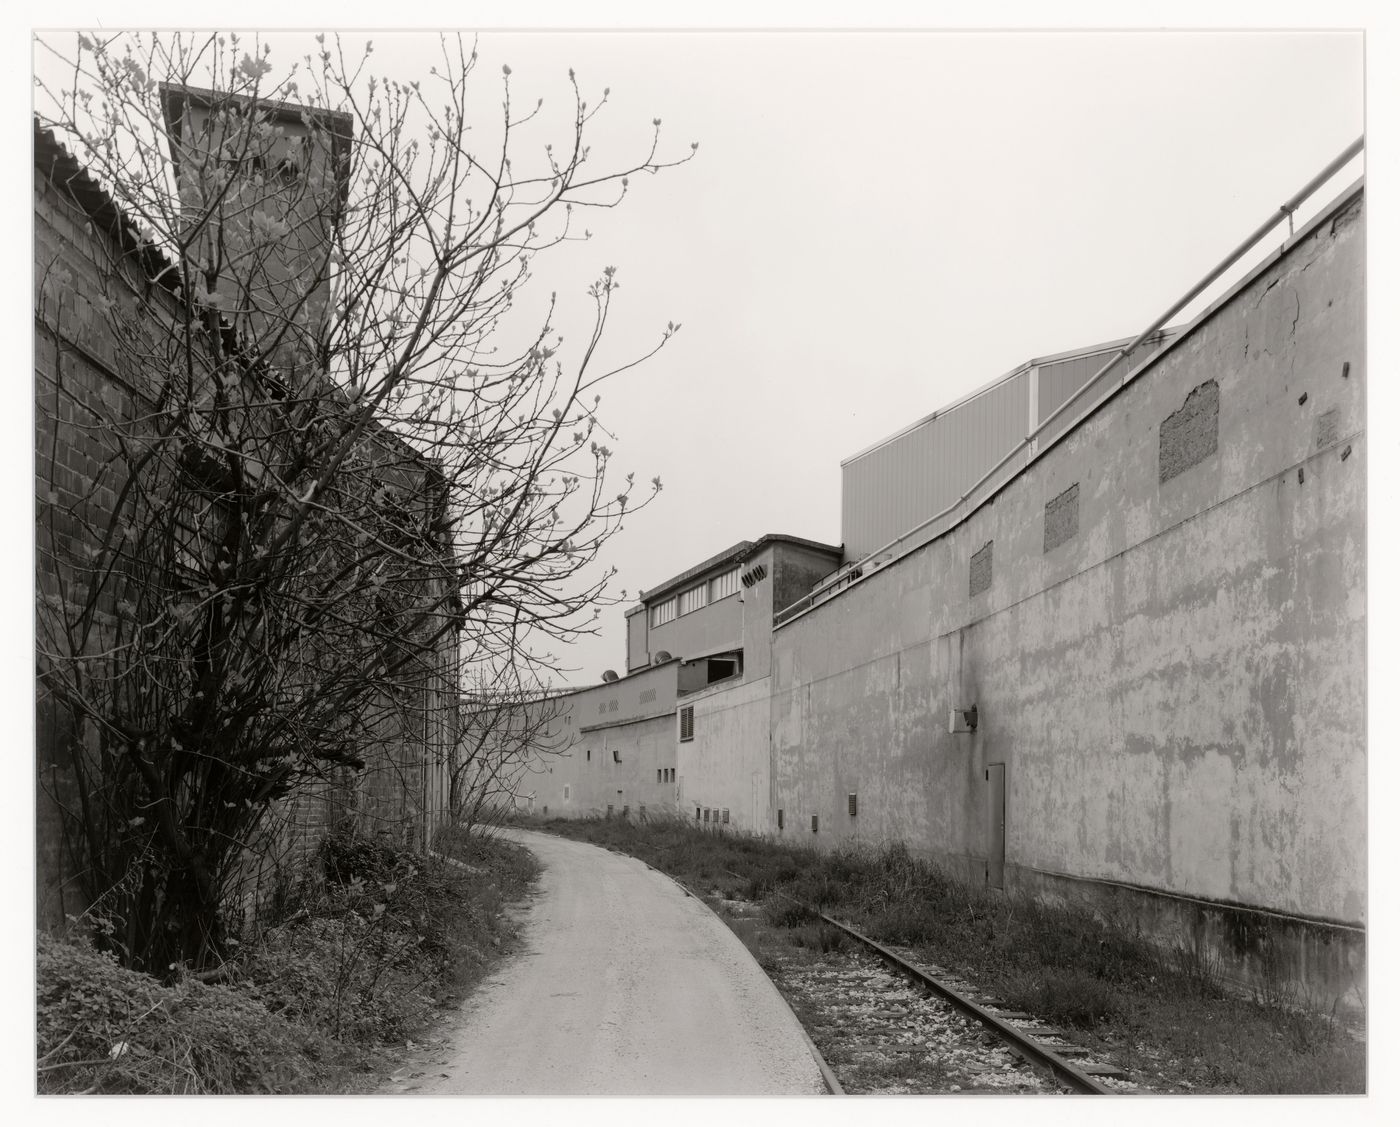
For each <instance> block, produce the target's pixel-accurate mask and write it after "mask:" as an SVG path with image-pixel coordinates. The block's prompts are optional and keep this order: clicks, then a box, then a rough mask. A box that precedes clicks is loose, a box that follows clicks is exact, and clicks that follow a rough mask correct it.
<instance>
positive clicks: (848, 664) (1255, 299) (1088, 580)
mask: <svg viewBox="0 0 1400 1127" xmlns="http://www.w3.org/2000/svg"><path fill="white" fill-rule="evenodd" d="M1363 248H1364V243H1363V222H1362V201H1361V198H1360V196H1359V194H1356V195H1353V196H1352V197H1350V198H1348V199H1347V200H1345V201H1343V202H1342V203H1341V204H1339V205H1338V206H1337V207H1335V208H1333V209H1329V210H1328V211H1327V212H1326V213H1324V215H1323V216H1322V217H1321V218H1320V219H1319V220H1318V221H1317V222H1316V223H1315V224H1313V225H1310V227H1308V228H1307V229H1305V230H1304V231H1303V232H1300V234H1299V236H1298V237H1297V238H1296V239H1294V240H1293V241H1292V242H1291V244H1290V246H1289V248H1288V250H1287V252H1286V253H1285V254H1283V255H1282V256H1281V257H1279V258H1277V259H1274V260H1271V261H1270V262H1269V263H1267V264H1266V265H1265V266H1264V267H1263V268H1261V269H1260V270H1258V271H1256V272H1255V273H1254V274H1253V275H1252V276H1251V277H1250V278H1249V279H1247V280H1246V282H1244V283H1242V285H1241V286H1240V287H1238V288H1237V289H1236V290H1235V291H1234V292H1232V294H1231V295H1229V296H1228V298H1227V299H1225V300H1223V301H1222V302H1220V303H1218V304H1217V306H1216V307H1214V308H1213V310H1212V311H1211V312H1210V313H1209V314H1208V315H1206V316H1204V317H1203V318H1201V319H1200V320H1199V321H1198V322H1197V324H1195V325H1194V326H1192V327H1191V329H1190V330H1189V331H1188V332H1186V333H1183V334H1182V335H1181V336H1180V337H1178V338H1177V339H1176V340H1175V341H1173V342H1172V343H1171V344H1170V345H1169V346H1168V347H1166V348H1164V349H1163V350H1162V352H1161V353H1160V354H1159V359H1158V360H1157V362H1156V363H1154V364H1153V365H1152V366H1151V367H1150V368H1147V369H1145V371H1144V372H1143V374H1142V375H1141V376H1140V377H1139V378H1138V379H1136V380H1135V381H1134V382H1133V383H1131V384H1129V385H1128V386H1127V387H1125V388H1123V389H1122V390H1120V391H1118V392H1117V393H1116V394H1113V395H1111V396H1110V397H1109V398H1108V399H1107V400H1106V401H1105V402H1103V403H1102V404H1101V405H1100V406H1099V407H1098V408H1097V409H1096V410H1095V411H1093V412H1092V413H1091V414H1090V415H1089V416H1088V417H1087V418H1086V419H1085V420H1084V421H1083V422H1082V423H1080V425H1079V426H1078V427H1076V428H1075V429H1074V430H1073V431H1072V432H1070V433H1069V434H1068V435H1066V436H1065V437H1063V438H1062V439H1061V440H1060V441H1058V442H1057V443H1055V444H1053V445H1051V446H1049V447H1048V448H1046V447H1042V449H1041V452H1040V454H1039V456H1038V457H1037V458H1036V459H1035V460H1034V461H1033V462H1032V463H1031V464H1030V465H1029V467H1028V468H1027V469H1026V470H1025V471H1023V472H1022V473H1021V474H1020V475H1019V476H1018V477H1017V478H1016V479H1015V480H1013V481H1012V482H1011V483H1009V484H1008V485H1007V486H1005V487H1004V488H1002V489H1001V490H1000V491H999V492H998V493H997V495H996V496H995V497H994V498H993V499H992V500H991V501H990V502H989V503H987V504H984V505H983V506H981V507H980V508H979V509H977V510H976V511H975V512H974V513H972V515H971V516H970V517H969V518H968V519H966V520H964V521H963V522H962V523H961V524H960V525H959V526H957V527H956V528H954V529H952V530H951V531H950V532H949V533H947V534H946V535H944V536H942V537H940V538H939V539H938V540H936V541H934V542H932V543H931V544H929V545H928V546H926V547H924V548H922V549H920V550H919V551H917V552H915V553H913V554H912V555H910V556H908V557H906V558H904V559H902V560H899V561H896V562H894V563H892V564H890V565H888V566H887V567H885V568H883V569H881V570H879V571H876V572H874V573H872V574H870V575H869V576H867V577H866V578H865V579H863V580H861V581H860V582H858V583H856V584H854V585H853V586H851V587H850V588H849V589H847V590H846V591H844V592H842V593H841V594H840V595H839V596H837V597H835V598H833V599H831V600H829V601H828V602H825V603H823V604H820V605H819V606H817V607H816V608H814V609H813V610H811V611H808V612H807V613H806V614H803V615H801V616H799V617H797V618H795V619H794V620H792V621H791V622H789V623H787V624H785V625H783V626H782V627H780V628H779V629H778V631H777V632H776V633H775V635H774V652H773V661H774V674H773V690H774V691H773V700H772V718H771V723H772V738H773V755H774V771H775V796H774V803H775V805H776V806H777V807H780V808H783V809H784V810H785V811H786V818H785V821H786V826H787V829H786V830H785V836H786V835H789V834H794V833H796V834H801V835H803V836H804V837H805V838H806V839H808V840H815V841H817V842H818V843H819V844H821V843H830V842H834V841H836V840H840V839H843V838H847V837H852V836H860V837H865V838H869V839H875V840H880V839H888V838H901V839H904V840H905V841H906V842H908V843H909V844H911V845H912V846H914V847H915V848H917V849H919V850H921V851H923V852H925V853H927V854H932V855H935V856H938V857H940V858H942V859H944V860H945V861H947V862H949V863H951V864H952V865H953V866H954V867H955V868H957V869H959V870H961V871H963V872H964V873H965V874H967V875H969V876H972V877H974V878H976V879H981V877H982V875H983V872H984V862H985V858H986V856H987V852H988V849H987V846H988V841H987V835H988V819H987V814H986V800H987V789H986V788H987V784H986V781H985V769H986V766H987V765H988V764H991V763H1004V764H1006V777H1007V799H1006V810H1007V834H1006V858H1007V864H1008V881H1009V882H1010V883H1012V884H1018V883H1019V884H1024V885H1027V886H1033V887H1039V888H1050V887H1051V886H1054V887H1055V888H1056V889H1057V890H1058V892H1059V893H1061V894H1063V893H1064V892H1065V890H1066V889H1067V888H1073V889H1074V890H1076V892H1082V893H1086V894H1090V893H1093V891H1094V890H1096V889H1103V888H1112V889H1113V890H1114V892H1113V898H1114V899H1115V901H1116V902H1118V903H1119V904H1121V903H1122V902H1124V900H1125V898H1127V899H1128V900H1131V901H1132V902H1134V903H1136V904H1138V905H1139V907H1140V909H1141V914H1142V915H1143V916H1156V917H1159V918H1161V919H1162V920H1163V922H1164V926H1167V924H1170V926H1173V927H1176V928H1181V927H1189V929H1190V933H1191V935H1192V937H1193V938H1194V939H1195V940H1197V941H1201V942H1206V943H1208V944H1211V945H1213V946H1214V947H1215V948H1217V949H1219V950H1220V951H1221V952H1222V953H1223V954H1225V955H1226V956H1227V957H1229V958H1231V959H1233V969H1235V970H1236V971H1237V972H1238V973H1240V974H1241V975H1243V976H1246V977H1247V976H1248V975H1249V974H1251V973H1254V972H1256V971H1258V970H1259V969H1260V965H1261V961H1262V960H1263V958H1264V952H1265V950H1266V949H1267V950H1268V951H1269V952H1270V954H1269V958H1271V959H1274V960H1275V962H1277V961H1278V959H1279V958H1280V957H1282V958H1283V959H1284V961H1285V962H1288V961H1289V960H1292V962H1291V963H1290V964H1289V966H1290V973H1291V974H1292V975H1293V976H1294V977H1297V978H1300V979H1303V980H1306V981H1308V982H1311V983H1315V984H1316V985H1317V987H1318V988H1319V989H1320V990H1324V991H1332V992H1334V993H1341V992H1342V991H1344V990H1345V989H1347V988H1348V986H1349V985H1350V983H1351V982H1352V981H1353V980H1354V977H1355V975H1356V974H1357V973H1358V968H1359V966H1360V964H1361V960H1362V959H1363V958H1364V935H1363V934H1362V931H1361V929H1362V928H1363V927H1364V922H1365V915H1366V912H1365V834H1366V830H1365V825H1366V822H1365V816H1366V809H1365V743H1364V738H1365V737H1364V717H1365V689H1364V686H1365V618H1364V615H1365V575H1364V563H1365V429H1364V428H1365V419H1364V408H1365V402H1364V369H1365V357H1364V351H1363V343H1364V335H1363V287H1362V265H1363ZM1212 429H1213V431H1214V443H1213V444H1212V442H1211V441H1210V438H1209V432H1210V431H1211V430H1212ZM1076 485H1077V486H1078V492H1077V513H1076V520H1077V531H1076V532H1075V533H1074V534H1073V535H1070V536H1068V537H1066V538H1063V539H1059V538H1058V535H1059V532H1061V531H1063V526H1062V525H1061V524H1059V523H1058V517H1056V520H1055V522H1054V523H1055V528H1056V535H1054V536H1051V535H1048V534H1047V511H1046V506H1047V505H1053V504H1054V503H1055V502H1056V501H1057V499H1061V498H1063V497H1064V495H1065V493H1066V492H1067V491H1069V490H1071V489H1072V488H1074V487H1075V486H1076ZM1051 515H1052V516H1053V515H1055V514H1051ZM988 544H991V545H992V548H991V550H990V551H987V549H986V546H987V545H988ZM979 553H985V555H982V556H980V557H979V555H978V554H979ZM975 559H976V560H977V563H976V564H975V565H974V560H975ZM987 571H989V572H990V574H989V575H987V574H984V572H987ZM984 583H985V586H983V584H984ZM974 592H975V593H974ZM974 702H975V703H976V704H977V705H978V709H979V714H980V717H979V718H980V723H979V727H978V730H977V732H976V733H975V734H959V735H950V734H949V732H948V724H947V714H948V709H949V708H950V707H954V706H964V707H965V706H967V705H970V704H972V703H974ZM850 792H857V793H859V796H860V800H859V813H858V815H857V816H856V817H855V818H851V817H849V816H847V815H846V813H845V808H846V795H847V794H848V793H850ZM811 814H818V815H819V817H820V828H819V832H818V833H817V834H816V835H815V837H814V836H813V835H812V834H811V831H810V824H809V818H810V815H811ZM1154 905H1155V907H1154ZM1163 905H1171V906H1170V908H1165V907H1163ZM1260 910H1263V911H1262V912H1261V911H1260ZM1231 913H1234V915H1233V916H1231ZM1268 913H1273V915H1269V914H1268ZM1227 917H1229V918H1234V919H1236V923H1234V924H1231V923H1229V922H1228V919H1227ZM1239 918H1247V919H1248V920H1250V921H1252V923H1251V924H1250V925H1249V927H1241V926H1239V925H1238V919H1239ZM1270 920H1274V921H1275V922H1276V923H1277V924H1278V926H1273V925H1271V924H1269V922H1268V921H1270ZM1222 921H1224V922H1222ZM1289 929H1293V930H1295V931H1296V930H1298V929H1302V930H1303V931H1306V932H1307V933H1308V934H1310V935H1313V936H1318V935H1321V936H1324V937H1325V942H1317V943H1311V942H1300V941H1296V940H1289V939H1288V938H1287V935H1286V933H1287V932H1288V931H1289ZM1309 929H1311V930H1309ZM1245 932H1249V933H1251V934H1254V935H1255V936H1256V939H1255V940H1253V941H1250V942H1244V941H1240V940H1239V939H1238V937H1239V935H1240V934H1242V933H1245ZM1260 934H1263V935H1266V936H1272V937H1273V939H1272V940H1264V941H1260V940H1258V939H1257V936H1258V935H1260ZM1232 937H1233V938H1232ZM1251 943H1252V945H1251ZM1261 943H1262V946H1261ZM1270 943H1273V946H1270ZM1279 944H1285V945H1288V952H1287V953H1286V954H1284V955H1282V956H1281V955H1280V948H1279ZM1324 948H1325V950H1324Z"/></svg>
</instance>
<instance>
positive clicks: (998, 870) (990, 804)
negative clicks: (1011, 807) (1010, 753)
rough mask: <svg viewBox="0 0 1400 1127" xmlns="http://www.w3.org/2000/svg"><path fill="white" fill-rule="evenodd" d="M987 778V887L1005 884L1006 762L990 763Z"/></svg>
mask: <svg viewBox="0 0 1400 1127" xmlns="http://www.w3.org/2000/svg"><path fill="white" fill-rule="evenodd" d="M986 779H987V887H988V888H1004V887H1005V886H1006V764H1005V763H990V764H988V765H987V770H986Z"/></svg>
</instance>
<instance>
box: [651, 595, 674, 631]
mask: <svg viewBox="0 0 1400 1127" xmlns="http://www.w3.org/2000/svg"><path fill="white" fill-rule="evenodd" d="M675 617H676V600H675V599H667V600H666V601H665V602H664V603H657V604H656V605H655V606H653V607H652V608H651V624H652V625H653V626H664V625H665V624H666V623H668V622H670V621H671V619H673V618H675Z"/></svg>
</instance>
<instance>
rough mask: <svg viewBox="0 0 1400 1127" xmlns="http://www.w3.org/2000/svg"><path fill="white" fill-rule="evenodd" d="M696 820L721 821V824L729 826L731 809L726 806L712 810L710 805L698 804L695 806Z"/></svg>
mask: <svg viewBox="0 0 1400 1127" xmlns="http://www.w3.org/2000/svg"><path fill="white" fill-rule="evenodd" d="M702 812H703V814H704V817H703V818H702V817H701V814H702ZM721 815H722V816H721ZM695 820H696V821H697V822H719V823H720V824H722V825H726V826H727V825H728V824H729V810H728V808H724V809H721V810H712V809H711V808H710V807H708V806H705V807H700V806H697V807H696V808H695Z"/></svg>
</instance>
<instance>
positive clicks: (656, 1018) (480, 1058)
mask: <svg viewBox="0 0 1400 1127" xmlns="http://www.w3.org/2000/svg"><path fill="white" fill-rule="evenodd" d="M509 832H510V836H511V837H513V838H514V839H515V840H517V841H520V842H521V843H522V844H524V845H526V846H528V847H529V848H530V849H531V850H532V851H534V853H535V854H536V855H537V856H538V857H539V859H540V861H541V863H542V865H543V867H544V873H543V876H542V877H541V880H540V890H539V893H538V895H537V896H536V897H535V898H534V900H533V902H532V903H531V905H530V906H529V908H528V909H527V911H526V913H525V917H524V937H525V949H524V951H523V952H521V953H520V954H517V955H514V956H512V957H511V958H510V959H508V960H507V962H506V964H505V966H504V967H503V968H502V969H501V970H500V971H498V972H497V973H496V974H494V975H492V976H491V977H490V978H489V979H487V980H486V982H484V983H483V984H482V986H481V988H480V989H479V990H478V991H477V993H476V994H475V995H474V996H473V998H472V999H471V1000H469V1001H468V1003H467V1005H466V1006H465V1007H464V1009H463V1012H462V1018H461V1021H460V1023H459V1024H458V1026H457V1028H456V1030H455V1032H454V1033H453V1034H452V1036H451V1045H452V1047H451V1049H450V1051H449V1053H448V1055H447V1059H446V1062H445V1063H444V1064H442V1065H439V1066H436V1067H434V1068H433V1069H432V1072H431V1074H430V1078H427V1079H424V1080H422V1082H421V1084H420V1085H417V1086H416V1090H417V1091H420V1092H423V1093H431V1094H438V1095H538V1096H544V1095H808V1094H811V1095H816V1094H820V1093H822V1092H824V1091H825V1089H824V1087H823V1085H822V1081H821V1075H820V1073H819V1071H818V1069H817V1066H816V1063H815V1061H814V1060H813V1059H812V1056H811V1053H810V1051H809V1050H808V1047H807V1042H806V1040H805V1038H804V1036H803V1033H802V1030H801V1027H800V1026H799V1025H798V1024H797V1021H796V1019H795V1018H794V1017H793V1016H792V1011H791V1010H789V1009H788V1007H787V1005H786V1004H785V1003H784V1002H783V1000H782V998H781V997H780V996H779V994H778V992H777V990H776V989H775V988H774V987H773V985H772V983H770V982H769V981H768V979H767V977H766V976H765V975H764V973H763V971H762V970H760V969H759V967H758V965H757V964H756V963H754V961H753V959H752V957H751V956H750V955H749V953H748V951H747V950H746V949H745V948H744V945H743V944H742V943H741V942H740V941H739V940H738V939H737V938H736V937H735V936H734V934H733V933H732V932H731V931H730V930H729V929H728V928H726V927H725V926H724V925H723V924H722V923H720V922H719V920H717V919H716V918H715V917H714V916H713V915H712V914H711V913H710V911H709V909H707V908H705V907H704V906H703V905H702V904H700V903H698V902H697V901H695V900H694V899H691V898H690V897H688V896H686V894H685V893H684V892H683V891H682V890H681V889H680V888H678V887H677V886H676V885H675V884H674V883H672V882H671V881H670V880H669V879H668V878H666V877H664V876H661V875H660V874H659V873H655V872H652V871H651V870H649V869H648V868H647V867H646V866H645V865H643V864H642V863H641V862H640V861H637V860H634V859H632V858H629V857H621V856H618V855H616V854H613V853H609V852H607V851H606V850H602V849H599V848H597V847H595V846H591V845H584V844H582V843H580V842H573V841H565V840H562V839H560V838H556V837H551V836H549V835H546V834H537V833H529V832H525V831H509ZM444 1074H445V1075H444Z"/></svg>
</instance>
